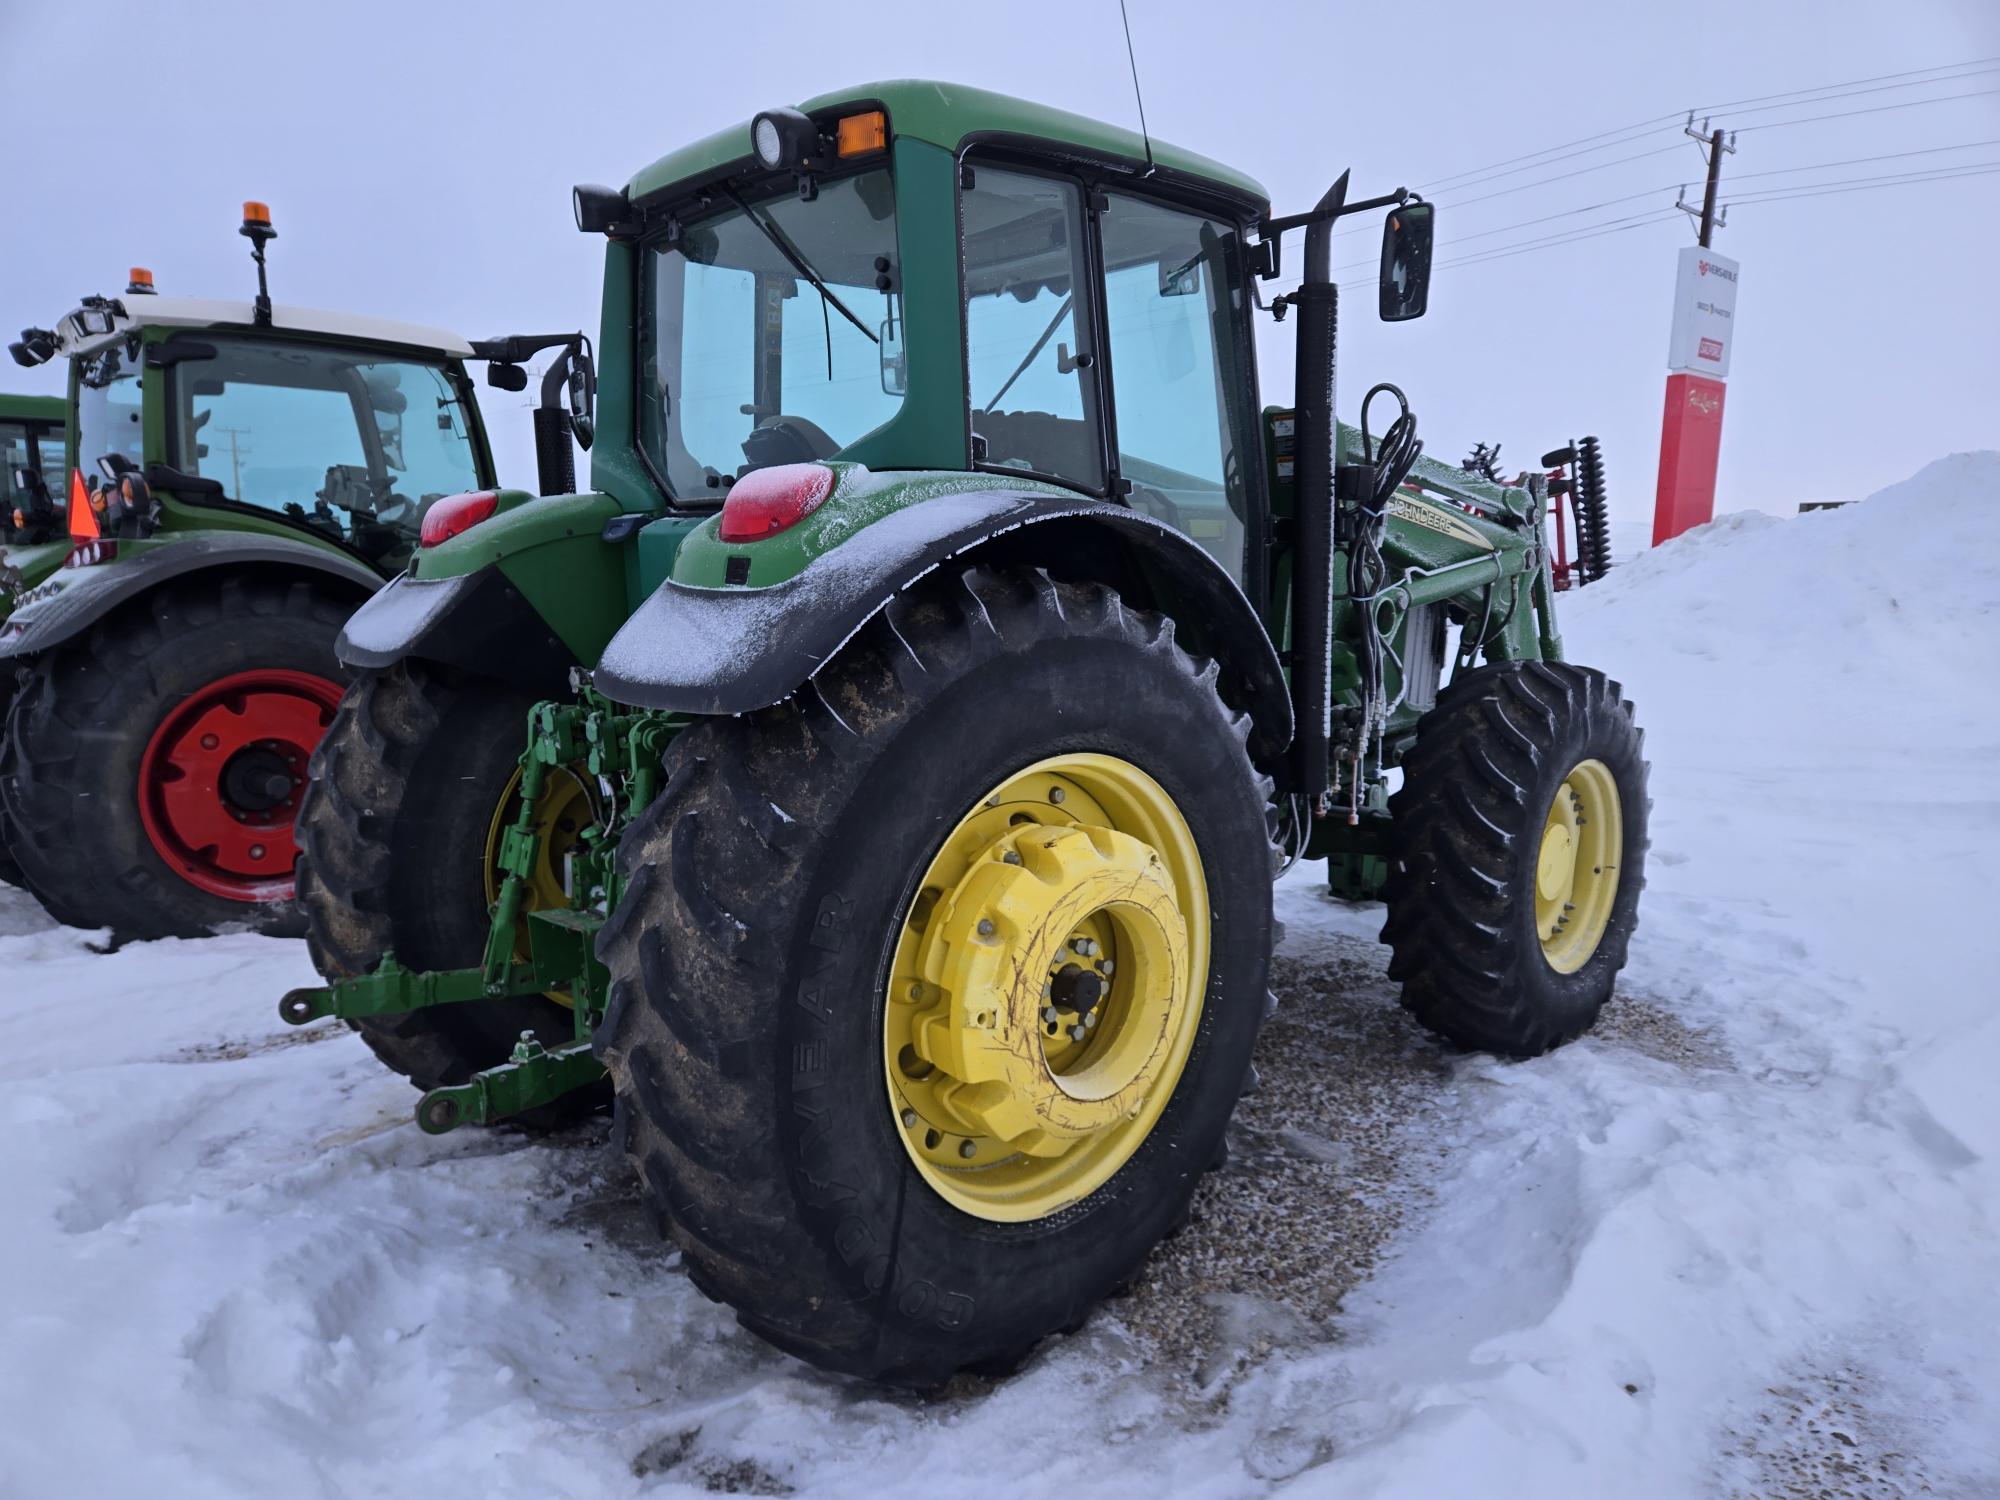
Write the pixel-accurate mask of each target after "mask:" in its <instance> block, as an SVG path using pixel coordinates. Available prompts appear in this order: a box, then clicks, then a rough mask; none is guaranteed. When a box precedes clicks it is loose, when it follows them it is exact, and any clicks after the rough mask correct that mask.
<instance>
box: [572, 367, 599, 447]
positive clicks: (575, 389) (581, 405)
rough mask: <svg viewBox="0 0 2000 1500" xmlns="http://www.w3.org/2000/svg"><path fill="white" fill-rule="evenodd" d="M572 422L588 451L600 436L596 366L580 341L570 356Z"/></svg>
mask: <svg viewBox="0 0 2000 1500" xmlns="http://www.w3.org/2000/svg"><path fill="white" fill-rule="evenodd" d="M569 425H570V430H571V431H572V432H574V433H575V434H576V445H577V446H578V447H579V448H581V449H583V451H584V452H585V453H588V452H589V451H590V445H591V443H592V442H594V441H595V440H596V438H597V365H596V363H595V362H594V361H593V360H592V359H591V357H590V355H589V353H588V352H587V351H586V350H585V349H584V348H583V346H582V344H581V341H579V343H578V344H577V346H576V347H575V348H573V349H572V350H571V351H570V356H569Z"/></svg>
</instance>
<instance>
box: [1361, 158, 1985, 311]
mask: <svg viewBox="0 0 2000 1500" xmlns="http://www.w3.org/2000/svg"><path fill="white" fill-rule="evenodd" d="M1994 176H2000V162H1992V163H1982V164H1979V165H1977V166H1968V167H1958V168H1951V167H1946V168H1936V169H1933V170H1932V171H1931V172H1928V173H1911V174H1906V175H1901V176H1891V177H1886V178H1882V179H1879V180H1877V179H1869V178H1863V179H1857V180H1855V181H1852V182H1848V183H1844V184H1827V183H1822V184H1809V183H1802V184H1799V185H1798V186H1797V187H1795V188H1785V187H1778V188H1772V189H1769V190H1767V191H1766V193H1764V194H1763V195H1760V196H1757V197H1750V198H1739V199H1732V200H1731V206H1732V207H1734V206H1735V205H1736V204H1737V203H1744V204H1747V205H1749V206H1751V207H1755V206H1756V205H1757V204H1760V203H1785V202H1790V201H1792V200H1793V199H1798V198H1821V197H1827V196H1831V195H1833V194H1838V193H1867V192H1874V191H1877V190H1878V189H1881V188H1887V187H1912V186H1917V185H1921V184H1926V183H1936V182H1949V181H1952V180H1954V179H1956V178H1971V177H1994ZM1677 212H1678V211H1677V210H1674V209H1666V210H1663V211H1661V212H1657V213H1646V214H1636V215H1633V216H1631V217H1630V218H1627V219H1614V220H1612V221H1610V222H1609V223H1608V224H1603V225H1591V226H1588V227H1584V228H1579V229H1575V230H1569V231H1565V232H1564V233H1562V234H1558V235H1549V236H1545V237H1543V238H1542V239H1539V240H1529V241H1525V242H1523V243H1521V244H1519V245H1502V246H1494V247H1492V248H1490V249H1488V250H1484V251H1481V252H1479V253H1477V254H1474V255H1466V256H1459V257H1458V258H1456V259H1453V260H1446V261H1439V262H1438V263H1437V264H1436V265H1435V266H1434V267H1433V269H1434V270H1447V269H1450V268H1453V267H1463V266H1477V265H1484V264H1486V263H1487V262H1488V261H1495V260H1508V259H1511V258H1512V257H1514V256H1516V255H1532V254H1534V253H1536V252H1538V251H1542V250H1557V249H1561V248H1562V247H1563V246H1564V245H1574V244H1577V243H1580V242H1581V241H1583V240H1594V239H1598V238H1601V237H1603V236H1605V235H1611V234H1625V233H1628V232H1629V231H1631V230H1634V229H1644V228H1646V227H1648V226H1649V225H1654V224H1667V223H1671V222H1673V220H1674V219H1675V218H1676V217H1677ZM1374 284H1375V281H1374V278H1372V277H1368V278H1362V279H1358V280H1355V281H1346V282H1342V283H1341V290H1342V291H1355V290H1358V289H1362V288H1366V287H1370V286H1373V285H1374Z"/></svg>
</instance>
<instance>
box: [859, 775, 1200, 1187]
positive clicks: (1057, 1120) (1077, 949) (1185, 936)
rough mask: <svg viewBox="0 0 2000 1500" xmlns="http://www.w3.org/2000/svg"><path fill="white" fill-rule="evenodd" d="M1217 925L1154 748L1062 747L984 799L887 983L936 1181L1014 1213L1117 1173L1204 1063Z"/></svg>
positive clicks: (928, 892)
mask: <svg viewBox="0 0 2000 1500" xmlns="http://www.w3.org/2000/svg"><path fill="white" fill-rule="evenodd" d="M1208 926H1209V912H1208V887H1207V884H1206V882H1205V881H1204V880H1203V877H1202V869H1201V857H1200V855H1199V853H1198V851H1197V850H1196V848H1195V842H1194V835H1193V833H1192V832H1191V831H1190V830H1189V828H1188V825H1187V820H1186V819H1185V818H1183V817H1182V816H1181V813H1180V809H1179V808H1177V807H1176V806H1175V805H1174V801H1173V799H1172V798H1171V797H1169V796H1168V795H1167V793H1166V791H1165V789H1164V788H1162V787H1161V786H1160V784H1159V783H1158V782H1156V781H1154V780H1153V778H1152V777H1150V776H1148V775H1147V774H1146V773H1145V772H1144V771H1142V770H1140V769H1139V768H1138V767H1137V766H1134V765H1132V764H1131V763H1129V762H1127V761H1123V760H1119V759H1117V758H1115V757H1113V756H1109V755H1088V754H1079V755H1062V756H1056V757H1053V758H1051V759H1049V760H1044V761H1038V762H1036V763H1035V764H1034V765H1032V766H1029V767H1028V768H1027V769H1026V770H1024V771H1021V772H1019V773H1018V774H1016V775H1014V776H1012V777H1010V778H1009V779H1008V780H1007V781H1006V782H1004V783H1002V784H1001V785H1000V786H998V787H996V788H995V789H994V790H993V791H992V792H991V793H989V794H988V795H987V796H986V797H984V798H982V799H981V800H980V801H979V803H978V804H977V805H976V806H975V807H974V808H973V809H972V811H971V812H969V813H967V814H966V815H965V816H964V817H962V818H961V819H959V821H958V824H957V826H956V827H954V828H953V829H952V831H951V833H950V834H949V836H947V837H946V839H945V841H944V845H943V847H942V848H940V849H939V850H938V853H937V856H936V857H935V858H934V859H932V860H931V862H930V865H929V867H928V868H927V869H926V870H925V871H924V874H923V878H922V880H921V881H919V882H918V886H917V894H916V896H915V898H914V899H913V900H912V902H911V904H910V908H909V910H908V911H907V912H906V913H904V917H903V924H902V928H901V930H900V933H899V934H898V937H897V942H896V953H895V958H894V960H893V961H892V963H891V966H890V973H889V985H888V993H887V995H886V996H885V998H884V1001H883V1021H882V1049H883V1063H884V1071H885V1073H886V1076H887V1079H888V1087H889V1108H890V1109H891V1111H892V1112H893V1120H894V1125H895V1128H896V1130H897V1132H898V1134H899V1135H900V1136H901V1137H902V1141H903V1146H904V1149H906V1150H907V1151H908V1152H909V1153H910V1159H911V1160H912V1161H913V1162H915V1163H916V1165H917V1170H918V1171H919V1172H921V1173H922V1174H923V1176H924V1180H925V1181H926V1182H928V1183H929V1184H930V1185H931V1186H932V1187H933V1188H935V1189H936V1190H937V1191H938V1192H939V1193H941V1194H942V1195H943V1196H944V1197H945V1199H946V1200H947V1201H949V1202H950V1203H952V1204H953V1205H954V1206H956V1207H958V1208H961V1209H963V1210H964V1211H965V1212H967V1213H970V1214H974V1215H977V1216H978V1217H980V1218H982V1219H992V1220H998V1221H1002V1222H1010V1223H1018V1222H1022V1221H1025V1220H1030V1219H1040V1218H1046V1217H1047V1216H1048V1215H1050V1214H1053V1213H1056V1212H1058V1211H1059V1210H1061V1209H1062V1208H1063V1207H1065V1206H1066V1205H1068V1204H1071V1203H1074V1202H1076V1201H1077V1200H1078V1199H1081V1198H1084V1197H1086V1196H1088V1195H1089V1194H1090V1193H1092V1192H1094V1191H1095V1190H1096V1189H1098V1188H1099V1187H1102V1186H1103V1185H1104V1184H1105V1183H1106V1182H1107V1181H1109V1180H1110V1179H1111V1177H1112V1175H1113V1174H1114V1173H1116V1172H1117V1170H1118V1169H1119V1168H1120V1167H1122V1166H1123V1165H1124V1164H1125V1163H1126V1162H1127V1161H1129V1160H1130V1159H1131V1157H1132V1154H1133V1153H1134V1152H1135V1151H1137V1150H1138V1149H1139V1147H1140V1145H1141V1144H1142V1143H1143V1142H1144V1141H1145V1139H1146V1136H1147V1134H1148V1133H1149V1132H1150V1131H1151V1130H1152V1128H1153V1126H1154V1125H1155V1124H1156V1123H1157V1122H1158V1120H1159V1118H1160V1115H1161V1113H1162V1112H1163V1111H1164V1110H1165V1109H1166V1107H1167V1102H1168V1100H1170V1099H1171V1098H1172V1097H1173V1093H1174V1089H1175V1086H1176V1085H1177V1084H1178V1083H1179V1082H1180V1076H1181V1071H1182V1069H1183V1068H1185V1067H1186V1065H1187V1059H1188V1053H1189V1051H1190V1050H1191V1049H1192V1048H1193V1046H1194V1038H1195V1032H1196V1029H1197V1027H1198V1026H1199V1024H1200V1020H1201V1004H1202V996H1203V993H1204V992H1205V991H1206V989H1207V986H1208Z"/></svg>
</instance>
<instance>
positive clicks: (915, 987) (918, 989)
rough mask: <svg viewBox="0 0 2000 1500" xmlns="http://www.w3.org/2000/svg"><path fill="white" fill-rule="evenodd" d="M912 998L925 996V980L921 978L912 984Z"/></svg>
mask: <svg viewBox="0 0 2000 1500" xmlns="http://www.w3.org/2000/svg"><path fill="white" fill-rule="evenodd" d="M910 998H911V999H912V1000H921V999H923V998H924V982H923V981H922V980H921V979H919V980H917V981H916V982H915V983H914V984H912V985H911V986H910Z"/></svg>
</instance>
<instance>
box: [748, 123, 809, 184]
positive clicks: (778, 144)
mask: <svg viewBox="0 0 2000 1500" xmlns="http://www.w3.org/2000/svg"><path fill="white" fill-rule="evenodd" d="M750 144H751V145H752V146H754V147H755V148H756V150H757V160H759V161H760V162H762V163H763V164H764V165H765V166H766V167H769V168H770V169H772V170H773V171H776V170H777V169H778V168H779V167H793V168H798V167H803V166H805V164H806V163H807V162H809V161H811V160H812V158H813V157H814V156H816V155H818V154H819V127H818V126H817V125H815V124H813V122H812V121H811V120H810V119H808V118H807V117H806V116H804V115H802V114H800V113H799V112H798V111H797V110H795V109H767V110H765V111H764V112H763V113H762V114H760V115H758V116H757V118H756V119H754V120H752V121H751V122H750Z"/></svg>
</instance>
